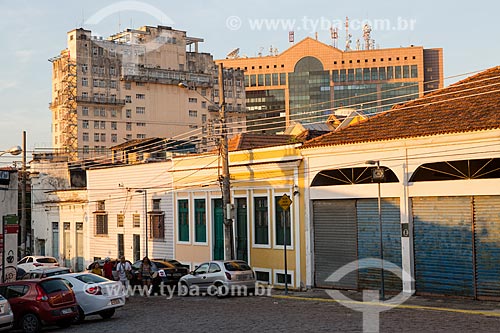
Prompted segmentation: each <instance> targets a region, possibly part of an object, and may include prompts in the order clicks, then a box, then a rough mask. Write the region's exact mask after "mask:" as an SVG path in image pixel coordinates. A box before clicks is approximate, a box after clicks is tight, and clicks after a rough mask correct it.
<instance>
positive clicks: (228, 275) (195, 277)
mask: <svg viewBox="0 0 500 333" xmlns="http://www.w3.org/2000/svg"><path fill="white" fill-rule="evenodd" d="M255 283H256V280H255V273H254V271H253V270H252V268H251V267H250V266H249V265H248V264H247V263H246V262H244V261H241V260H226V261H224V260H216V261H210V262H205V263H203V264H201V265H199V266H198V267H197V268H196V269H195V270H194V271H193V272H191V273H189V274H188V275H185V276H183V277H182V278H181V279H180V284H181V288H182V290H181V294H183V295H186V296H187V295H189V292H190V291H192V290H193V289H198V290H199V291H200V292H206V293H209V294H215V295H217V296H220V297H223V296H228V295H230V294H232V293H233V292H235V291H236V290H240V289H245V290H246V292H247V295H248V294H253V293H254V292H255Z"/></svg>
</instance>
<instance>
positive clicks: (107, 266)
mask: <svg viewBox="0 0 500 333" xmlns="http://www.w3.org/2000/svg"><path fill="white" fill-rule="evenodd" d="M102 270H103V271H104V277H105V278H106V279H109V280H114V278H113V263H112V262H111V260H110V259H109V257H106V259H104V266H102Z"/></svg>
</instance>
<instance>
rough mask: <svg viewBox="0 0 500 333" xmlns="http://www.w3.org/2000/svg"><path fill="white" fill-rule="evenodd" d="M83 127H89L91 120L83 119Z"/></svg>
mask: <svg viewBox="0 0 500 333" xmlns="http://www.w3.org/2000/svg"><path fill="white" fill-rule="evenodd" d="M82 127H83V128H89V121H88V120H83V121H82Z"/></svg>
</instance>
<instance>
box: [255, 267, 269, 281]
mask: <svg viewBox="0 0 500 333" xmlns="http://www.w3.org/2000/svg"><path fill="white" fill-rule="evenodd" d="M255 279H256V280H257V281H259V282H263V283H266V284H271V274H270V272H265V271H259V270H255Z"/></svg>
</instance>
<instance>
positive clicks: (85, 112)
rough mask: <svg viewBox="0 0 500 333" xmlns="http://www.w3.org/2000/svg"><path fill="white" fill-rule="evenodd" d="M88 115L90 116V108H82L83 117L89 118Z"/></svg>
mask: <svg viewBox="0 0 500 333" xmlns="http://www.w3.org/2000/svg"><path fill="white" fill-rule="evenodd" d="M88 115H89V107H88V106H83V107H82V116H88Z"/></svg>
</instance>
